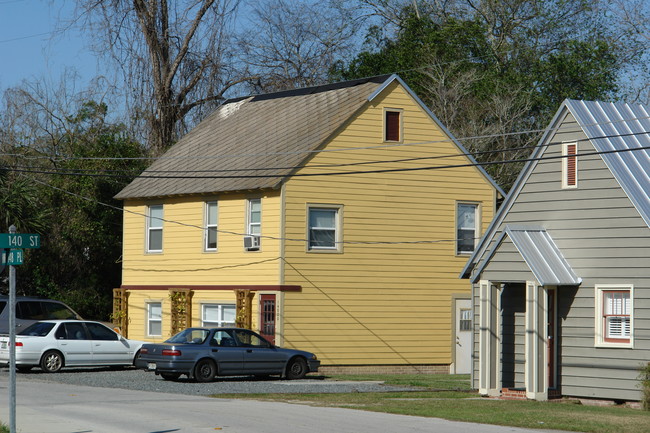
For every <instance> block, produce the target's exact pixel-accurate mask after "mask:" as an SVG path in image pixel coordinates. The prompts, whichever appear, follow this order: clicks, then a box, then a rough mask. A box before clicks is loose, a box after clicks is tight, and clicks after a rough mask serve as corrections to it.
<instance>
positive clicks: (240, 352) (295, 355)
mask: <svg viewBox="0 0 650 433" xmlns="http://www.w3.org/2000/svg"><path fill="white" fill-rule="evenodd" d="M135 365H136V367H138V368H142V369H145V370H149V371H155V372H156V374H159V375H160V376H162V377H163V379H166V380H176V379H178V378H179V377H180V376H181V375H182V374H185V375H187V376H188V377H189V378H190V379H194V380H196V381H197V382H210V381H212V380H214V378H215V377H216V376H241V375H260V376H267V375H280V376H282V377H286V378H287V379H302V378H303V377H305V375H306V374H307V373H315V372H317V371H318V367H319V366H320V361H319V360H318V359H317V358H316V355H314V354H313V353H310V352H304V351H302V350H293V349H282V348H280V347H277V346H274V345H273V344H271V343H269V342H268V341H267V340H265V339H264V338H262V337H261V336H260V335H258V334H256V333H255V332H253V331H249V330H248V329H240V328H188V329H186V330H184V331H181V332H179V333H178V334H176V335H174V336H173V337H172V338H170V339H169V340H167V341H165V342H164V343H157V344H151V343H147V344H144V345H143V346H142V348H141V349H140V353H139V355H138V357H137V358H136V360H135Z"/></svg>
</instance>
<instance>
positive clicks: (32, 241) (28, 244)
mask: <svg viewBox="0 0 650 433" xmlns="http://www.w3.org/2000/svg"><path fill="white" fill-rule="evenodd" d="M40 247H41V235H38V234H29V233H0V248H3V249H5V248H40Z"/></svg>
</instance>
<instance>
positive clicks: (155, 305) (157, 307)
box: [147, 302, 162, 337]
mask: <svg viewBox="0 0 650 433" xmlns="http://www.w3.org/2000/svg"><path fill="white" fill-rule="evenodd" d="M147 335H148V336H152V337H158V336H161V335H162V303H161V302H148V303H147Z"/></svg>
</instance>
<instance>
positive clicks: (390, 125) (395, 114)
mask: <svg viewBox="0 0 650 433" xmlns="http://www.w3.org/2000/svg"><path fill="white" fill-rule="evenodd" d="M399 115H400V112H399V111H386V137H385V138H386V141H399V138H400V137H399V132H400V131H399V129H400V128H399Z"/></svg>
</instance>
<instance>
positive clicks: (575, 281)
mask: <svg viewBox="0 0 650 433" xmlns="http://www.w3.org/2000/svg"><path fill="white" fill-rule="evenodd" d="M506 236H508V237H509V238H510V240H511V241H512V243H513V244H514V246H515V248H517V251H519V254H521V257H522V258H523V259H524V261H525V262H526V265H527V266H528V268H529V269H530V270H531V272H532V273H533V275H534V276H535V278H536V279H537V281H538V282H539V284H540V285H542V286H577V285H580V284H581V283H582V278H580V277H578V275H576V273H575V272H574V271H573V269H572V268H571V265H569V262H567V260H566V259H565V258H564V256H563V255H562V252H561V251H560V249H559V248H558V247H557V245H556V244H555V242H554V241H553V238H552V237H551V235H550V234H549V233H548V232H547V231H546V229H544V228H541V227H527V226H513V225H507V226H505V229H504V230H503V232H502V233H501V236H500V237H499V239H498V240H497V242H496V243H495V244H494V247H493V248H492V250H491V251H490V252H489V254H488V255H487V259H486V260H484V261H483V263H482V264H481V267H480V268H478V269H477V272H476V273H475V277H474V278H475V280H476V281H478V279H479V278H480V275H481V272H482V271H483V269H484V268H485V267H486V266H487V265H488V263H489V262H490V259H491V258H492V256H493V255H494V254H495V253H496V251H497V250H498V249H499V246H500V245H501V243H502V242H503V240H504V239H505V237H506ZM476 281H473V282H476Z"/></svg>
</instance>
